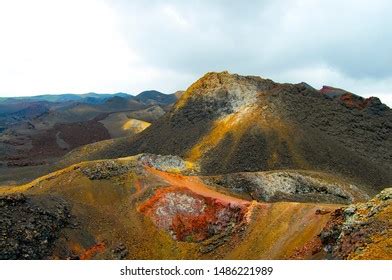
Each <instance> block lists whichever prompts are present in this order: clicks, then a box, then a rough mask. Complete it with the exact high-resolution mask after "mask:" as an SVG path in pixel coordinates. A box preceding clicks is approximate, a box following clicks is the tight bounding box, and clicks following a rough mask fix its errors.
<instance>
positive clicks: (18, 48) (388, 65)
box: [0, 0, 392, 105]
mask: <svg viewBox="0 0 392 280" xmlns="http://www.w3.org/2000/svg"><path fill="white" fill-rule="evenodd" d="M391 11H392V1H389V0H384V1H383V0H367V1H365V0H325V1H324V0H319V1H316V0H269V1H268V0H259V1H238V0H237V1H229V0H226V1H223V0H222V1H219V0H216V1H208V0H205V1H196V0H193V1H183V0H177V1H158V0H157V1H154V0H149V1H133V0H83V1H82V0H63V1H62V0H35V1H31V0H25V1H21V0H0V96H15V95H36V94H44V93H45V94H46V93H65V92H72V93H84V92H91V91H94V92H119V91H122V92H128V93H138V92H140V91H142V90H146V89H157V90H160V91H163V92H166V93H171V92H174V91H176V90H179V89H186V88H187V87H188V86H189V85H190V84H191V83H192V82H193V81H194V80H196V79H197V78H198V77H200V76H201V75H203V74H204V73H205V72H208V71H222V70H228V71H229V72H233V73H240V74H250V75H259V76H262V77H267V78H271V79H273V80H275V81H278V82H301V81H305V82H307V83H309V84H311V85H312V86H314V87H316V88H320V87H321V86H322V85H324V84H326V85H332V86H336V87H341V88H345V89H347V90H349V91H352V92H355V93H358V94H361V95H363V96H371V95H375V96H379V97H380V98H381V99H382V101H384V102H385V103H387V104H389V105H392V16H390V13H391Z"/></svg>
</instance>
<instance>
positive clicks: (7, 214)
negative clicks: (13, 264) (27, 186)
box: [0, 194, 70, 260]
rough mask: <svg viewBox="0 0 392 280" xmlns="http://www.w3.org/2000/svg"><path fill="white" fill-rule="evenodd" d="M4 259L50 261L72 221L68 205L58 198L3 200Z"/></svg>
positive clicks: (0, 242) (0, 237)
mask: <svg viewBox="0 0 392 280" xmlns="http://www.w3.org/2000/svg"><path fill="white" fill-rule="evenodd" d="M0 213H1V217H0V259H2V260H4V259H46V258H50V257H51V253H52V249H53V243H54V242H55V241H56V239H57V238H58V235H59V232H60V231H61V229H63V228H64V227H65V226H66V225H67V223H68V221H69V219H70V212H69V206H68V205H67V203H66V202H65V201H64V200H62V199H60V198H56V197H47V196H40V197H35V196H25V195H23V194H16V195H9V196H2V197H0Z"/></svg>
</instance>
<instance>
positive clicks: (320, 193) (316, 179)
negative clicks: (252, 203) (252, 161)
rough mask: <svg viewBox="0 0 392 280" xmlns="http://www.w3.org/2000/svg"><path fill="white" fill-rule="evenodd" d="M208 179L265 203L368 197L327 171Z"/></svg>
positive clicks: (216, 184) (207, 178) (332, 200)
mask: <svg viewBox="0 0 392 280" xmlns="http://www.w3.org/2000/svg"><path fill="white" fill-rule="evenodd" d="M203 180H204V182H206V183H207V184H210V185H215V186H218V187H221V188H224V189H229V190H230V191H232V192H235V193H238V194H242V195H246V196H249V198H250V199H254V200H257V201H265V202H276V201H297V202H324V203H342V204H350V203H353V202H356V201H365V200H367V199H368V196H367V195H366V193H364V192H363V191H361V190H360V189H359V188H358V187H356V186H354V185H352V184H349V183H346V182H343V181H340V182H339V181H338V180H337V179H334V178H331V177H328V176H326V175H323V174H306V173H304V172H301V171H270V172H248V173H232V174H226V175H220V176H211V177H203Z"/></svg>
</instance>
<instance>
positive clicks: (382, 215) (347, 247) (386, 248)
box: [320, 188, 392, 259]
mask: <svg viewBox="0 0 392 280" xmlns="http://www.w3.org/2000/svg"><path fill="white" fill-rule="evenodd" d="M320 239H321V242H322V245H323V248H324V250H325V251H326V252H327V254H328V257H329V258H333V259H390V258H391V257H392V189H391V188H390V189H385V190H384V191H382V192H381V193H380V194H378V195H377V196H376V197H374V198H373V199H372V200H370V201H368V202H366V203H360V204H353V205H350V206H348V207H346V208H341V209H338V210H336V211H335V212H334V213H333V214H332V215H331V219H330V221H329V222H328V224H327V225H326V227H325V228H324V229H323V231H322V232H321V233H320Z"/></svg>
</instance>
